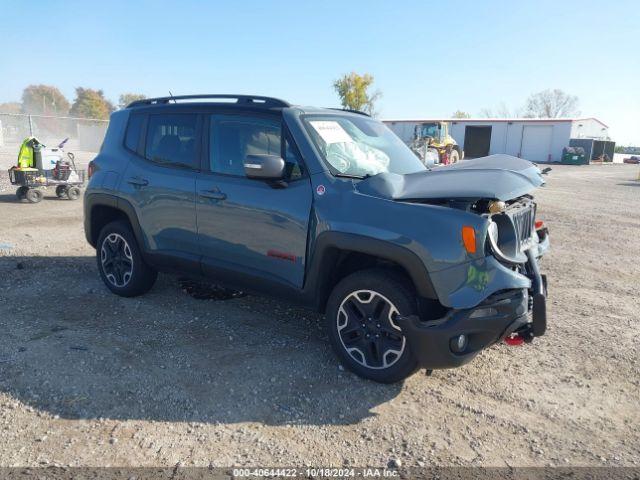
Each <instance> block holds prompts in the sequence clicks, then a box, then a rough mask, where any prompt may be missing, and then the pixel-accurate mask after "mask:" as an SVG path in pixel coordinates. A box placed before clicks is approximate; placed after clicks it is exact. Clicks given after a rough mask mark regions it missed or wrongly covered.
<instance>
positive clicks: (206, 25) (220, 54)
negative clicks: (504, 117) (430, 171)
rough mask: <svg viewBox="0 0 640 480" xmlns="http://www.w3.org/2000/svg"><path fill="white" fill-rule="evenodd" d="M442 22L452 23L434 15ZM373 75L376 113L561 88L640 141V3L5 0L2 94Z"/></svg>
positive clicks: (0, 7)
mask: <svg viewBox="0 0 640 480" xmlns="http://www.w3.org/2000/svg"><path fill="white" fill-rule="evenodd" d="M438 19H444V21H439V20H438ZM352 70H355V71H357V72H370V73H371V74H373V75H374V77H375V80H376V87H377V88H378V89H379V90H381V91H382V94H383V97H382V99H381V100H380V102H379V111H380V116H381V117H382V118H412V117H413V118H415V117H422V118H424V117H447V116H449V115H450V114H451V113H452V112H453V111H455V110H456V109H461V110H465V111H468V112H470V113H471V114H472V115H474V116H475V115H477V114H478V113H479V111H480V110H481V109H482V108H485V107H486V108H493V109H495V108H496V107H497V106H498V105H499V104H500V103H502V102H504V104H506V105H507V106H508V107H510V108H512V109H513V108H516V107H520V106H521V105H522V104H523V103H524V101H525V99H526V97H527V96H528V95H529V94H530V93H532V92H535V91H539V90H543V89H546V88H561V89H563V90H565V91H567V92H569V93H571V94H574V95H577V96H578V97H579V99H580V110H581V113H582V115H583V116H595V117H598V118H599V119H601V120H602V121H604V122H605V123H607V124H608V125H610V127H611V134H612V136H613V137H614V140H616V141H618V143H620V144H630V143H634V144H636V145H640V2H639V1H638V0H620V1H615V0H610V1H608V2H604V1H602V0H600V1H577V0H562V1H560V0H555V1H550V0H538V1H489V0H487V1H443V0H440V1H437V2H436V1H428V0H416V1H409V0H408V1H401V0H396V1H355V0H354V1H347V0H342V1H333V0H322V1H303V0H297V1H288V0H282V1H278V0H273V1H267V0H262V1H256V0H242V1H235V2H234V1H228V2H221V1H220V2H214V1H188V0H180V1H176V0H173V1H162V0H156V1H133V0H129V1H118V0H115V1H103V2H90V1H75V0H69V1H41V0H30V1H28V2H27V1H21V0H0V102H6V101H13V100H17V99H19V98H20V95H21V92H22V89H23V88H24V87H25V86H26V85H29V84H32V83H46V84H51V85H56V86H58V87H59V88H60V89H61V90H62V91H63V93H64V94H65V95H67V97H68V98H69V99H70V100H72V99H73V95H74V87H76V86H83V87H91V88H100V89H103V90H104V91H105V93H106V95H107V97H109V98H110V99H112V100H113V101H117V98H118V96H119V94H120V93H123V92H130V91H131V92H141V93H144V94H146V95H148V96H158V95H166V94H167V92H168V90H171V91H172V92H173V93H174V94H188V93H205V92H213V93H254V94H262V95H272V96H277V97H281V98H284V99H286V100H289V101H290V102H292V103H297V104H304V105H316V106H336V105H337V104H338V100H337V97H336V95H335V93H334V92H333V90H332V87H331V85H332V82H333V80H334V79H335V78H337V77H338V76H340V75H341V74H343V73H347V72H349V71H352Z"/></svg>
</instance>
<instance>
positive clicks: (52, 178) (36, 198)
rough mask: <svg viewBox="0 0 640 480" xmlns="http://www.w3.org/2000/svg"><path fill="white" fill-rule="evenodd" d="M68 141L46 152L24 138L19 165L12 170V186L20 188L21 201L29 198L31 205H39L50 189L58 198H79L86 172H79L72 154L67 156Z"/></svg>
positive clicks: (10, 175)
mask: <svg viewBox="0 0 640 480" xmlns="http://www.w3.org/2000/svg"><path fill="white" fill-rule="evenodd" d="M67 140H68V139H65V140H64V141H63V142H62V143H60V145H58V146H57V147H56V148H51V149H47V147H46V146H45V145H43V144H42V143H40V142H39V141H38V140H37V139H36V138H34V137H30V138H27V139H25V141H24V142H23V143H22V146H21V148H20V154H19V155H18V165H17V166H15V167H11V168H10V169H9V180H10V181H11V184H12V185H17V186H18V189H17V190H16V196H17V197H18V199H20V200H23V199H25V198H26V199H27V200H28V201H29V202H31V203H38V202H40V201H41V200H42V198H43V197H44V192H45V190H46V189H47V188H48V187H55V189H56V195H57V196H58V198H68V199H69V200H77V199H78V198H80V193H81V190H80V188H81V187H82V185H84V181H85V172H84V170H78V169H77V167H76V164H75V157H74V155H73V153H71V152H67V153H66V155H65V152H64V150H63V147H64V144H65V143H66V142H67ZM65 157H66V158H65Z"/></svg>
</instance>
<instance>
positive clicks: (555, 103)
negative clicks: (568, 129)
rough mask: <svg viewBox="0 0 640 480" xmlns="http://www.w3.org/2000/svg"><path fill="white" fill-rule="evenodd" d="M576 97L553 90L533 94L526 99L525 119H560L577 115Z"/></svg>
mask: <svg viewBox="0 0 640 480" xmlns="http://www.w3.org/2000/svg"><path fill="white" fill-rule="evenodd" d="M579 114H580V112H579V111H578V97H576V96H575V95H569V94H568V93H566V92H563V91H562V90H560V89H558V88H555V89H553V90H551V89H547V90H543V91H541V92H538V93H533V94H531V95H530V96H529V98H528V99H527V104H526V107H525V113H524V116H525V117H527V118H561V117H571V116H575V115H579Z"/></svg>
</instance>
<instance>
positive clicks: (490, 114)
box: [479, 102, 520, 118]
mask: <svg viewBox="0 0 640 480" xmlns="http://www.w3.org/2000/svg"><path fill="white" fill-rule="evenodd" d="M519 114H520V112H519V110H518V109H517V108H516V109H514V110H510V109H509V107H507V104H506V103H504V102H500V104H498V106H497V107H496V108H495V109H493V108H482V109H481V110H480V113H479V116H480V117H482V118H515V117H517V116H518V115H519Z"/></svg>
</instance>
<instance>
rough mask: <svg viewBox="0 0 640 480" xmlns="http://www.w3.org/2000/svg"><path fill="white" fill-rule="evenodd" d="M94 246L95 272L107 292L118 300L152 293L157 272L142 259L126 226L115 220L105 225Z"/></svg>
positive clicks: (124, 223) (138, 248)
mask: <svg viewBox="0 0 640 480" xmlns="http://www.w3.org/2000/svg"><path fill="white" fill-rule="evenodd" d="M123 242H124V243H123ZM96 245H97V247H96V259H97V262H98V271H99V272H100V277H101V278H102V281H103V282H104V284H105V285H106V286H107V288H109V290H111V291H112V292H113V293H115V294H116V295H120V296H121V297H135V296H138V295H142V294H143V293H147V292H148V291H149V290H151V287H153V284H154V283H155V281H156V278H157V277H158V272H157V271H156V270H155V269H153V268H151V267H150V266H149V265H147V264H146V263H145V262H144V260H143V259H142V255H141V252H140V247H139V246H138V242H136V238H135V236H134V235H133V232H132V231H131V228H130V227H129V225H128V223H126V222H124V221H121V220H118V221H115V222H111V223H109V224H107V225H105V226H104V227H103V228H102V230H101V231H100V235H99V236H98V243H97V244H96ZM125 245H126V247H125ZM103 249H104V252H103ZM107 257H108V258H107ZM109 258H110V259H111V261H108V259H109ZM127 275H128V276H127Z"/></svg>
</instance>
